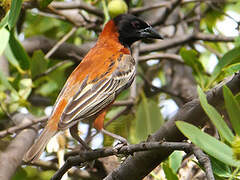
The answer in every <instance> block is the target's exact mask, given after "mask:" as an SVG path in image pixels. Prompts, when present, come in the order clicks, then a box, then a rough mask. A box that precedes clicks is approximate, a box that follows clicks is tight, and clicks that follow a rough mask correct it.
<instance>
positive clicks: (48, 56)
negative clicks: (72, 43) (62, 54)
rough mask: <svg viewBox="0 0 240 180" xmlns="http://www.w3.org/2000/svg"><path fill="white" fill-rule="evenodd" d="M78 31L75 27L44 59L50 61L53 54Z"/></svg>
mask: <svg viewBox="0 0 240 180" xmlns="http://www.w3.org/2000/svg"><path fill="white" fill-rule="evenodd" d="M76 30H77V27H76V26H74V27H73V28H72V29H71V30H70V31H69V32H68V33H67V34H66V35H65V36H63V37H62V39H60V41H58V42H57V44H55V45H54V46H53V47H52V49H50V51H48V53H47V54H46V55H45V56H44V58H46V59H48V58H50V56H51V55H53V53H54V52H55V51H56V50H57V49H58V48H59V47H60V46H61V45H62V44H63V43H64V42H65V41H67V40H68V38H70V37H71V36H72V35H73V34H74V33H75V32H76Z"/></svg>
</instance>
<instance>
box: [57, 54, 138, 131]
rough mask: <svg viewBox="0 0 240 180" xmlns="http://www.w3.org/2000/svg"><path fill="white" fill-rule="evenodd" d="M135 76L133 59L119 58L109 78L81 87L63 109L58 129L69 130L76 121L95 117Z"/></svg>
mask: <svg viewBox="0 0 240 180" xmlns="http://www.w3.org/2000/svg"><path fill="white" fill-rule="evenodd" d="M135 74H136V68H135V61H134V59H133V58H132V57H131V56H130V55H123V56H121V59H119V62H118V64H117V67H116V68H115V70H114V71H113V72H112V74H111V75H110V76H107V77H103V79H102V80H99V81H98V82H94V83H90V84H85V86H84V87H83V86H81V88H80V90H79V91H78V92H77V93H76V95H75V96H74V97H73V99H72V100H71V101H70V102H69V103H68V105H67V106H66V108H65V109H64V112H63V114H62V116H61V119H60V122H59V124H58V127H59V129H62V130H63V129H66V128H69V127H71V126H72V125H73V124H75V123H77V122H78V121H81V120H83V119H88V118H91V117H94V116H96V115H97V114H98V113H99V112H100V111H101V110H102V109H104V108H105V107H106V106H108V105H109V104H110V103H112V102H113V101H114V99H115V97H116V95H117V94H119V93H120V92H121V91H122V90H123V89H125V88H127V87H128V86H129V85H130V84H131V83H132V81H133V79H134V77H135ZM86 78H87V77H86ZM84 81H85V80H84Z"/></svg>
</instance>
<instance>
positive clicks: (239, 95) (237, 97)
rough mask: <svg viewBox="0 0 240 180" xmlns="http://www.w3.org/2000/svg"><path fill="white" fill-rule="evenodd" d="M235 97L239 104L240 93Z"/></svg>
mask: <svg viewBox="0 0 240 180" xmlns="http://www.w3.org/2000/svg"><path fill="white" fill-rule="evenodd" d="M235 98H236V100H237V102H238V104H239V105H240V94H238V95H236V96H235Z"/></svg>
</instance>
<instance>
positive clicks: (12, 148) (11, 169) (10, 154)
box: [0, 114, 37, 180]
mask: <svg viewBox="0 0 240 180" xmlns="http://www.w3.org/2000/svg"><path fill="white" fill-rule="evenodd" d="M14 118H16V121H17V122H21V123H24V124H25V123H29V121H30V122H31V119H33V117H32V116H30V115H23V114H17V115H15V117H13V119H14ZM36 135H37V130H36V129H34V128H29V129H24V130H22V131H21V132H20V133H19V134H18V135H17V136H16V137H15V138H14V140H13V141H11V144H10V145H9V146H8V147H7V149H6V150H5V151H4V152H2V153H1V154H0V167H1V168H0V179H4V180H10V179H11V177H12V175H13V174H14V173H15V171H16V169H17V167H18V166H19V165H21V163H22V158H23V155H24V154H25V152H26V151H27V150H28V149H29V147H30V146H31V145H32V143H33V141H34V139H35V137H36Z"/></svg>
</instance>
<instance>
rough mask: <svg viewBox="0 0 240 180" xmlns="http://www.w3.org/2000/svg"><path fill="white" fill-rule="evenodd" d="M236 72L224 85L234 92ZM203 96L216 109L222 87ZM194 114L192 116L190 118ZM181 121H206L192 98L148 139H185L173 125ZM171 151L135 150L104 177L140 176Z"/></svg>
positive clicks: (111, 179) (131, 179) (238, 79)
mask: <svg viewBox="0 0 240 180" xmlns="http://www.w3.org/2000/svg"><path fill="white" fill-rule="evenodd" d="M239 84H240V73H238V74H236V75H235V76H234V77H233V78H232V79H231V80H230V81H229V82H227V86H228V87H229V88H230V89H231V91H232V92H233V93H234V94H236V93H237V92H239V91H240V86H239ZM207 99H208V102H209V103H210V104H212V105H213V106H214V107H216V108H217V109H219V108H221V107H222V105H223V102H224V100H223V94H222V86H220V87H219V86H218V87H216V88H213V89H212V90H210V91H208V92H207ZM194 117H195V118H194ZM177 120H178V121H185V122H188V123H191V124H194V125H195V126H198V127H202V126H203V125H204V124H205V123H206V121H207V116H206V115H205V113H204V111H203V109H202V107H201V105H200V102H199V100H198V99H194V100H193V101H190V102H189V103H187V104H185V105H184V106H183V107H182V108H181V109H179V111H178V113H177V114H176V115H175V116H174V117H173V118H172V119H171V120H169V121H168V122H167V123H165V124H164V125H163V126H162V127H161V128H160V129H159V130H158V131H157V132H156V133H154V134H153V135H152V136H151V137H150V138H149V141H161V140H163V139H164V140H166V141H175V142H176V141H178V142H179V141H182V140H184V139H186V138H185V137H184V136H183V135H182V134H181V133H180V131H179V130H178V129H177V127H176V125H175V121H177ZM171 153H172V151H171V150H161V151H149V152H138V153H135V154H134V156H131V157H128V158H127V159H126V160H125V161H124V162H123V163H122V164H121V166H120V167H118V168H117V169H115V170H114V171H113V172H112V173H110V174H109V175H108V176H107V177H106V178H105V180H116V179H117V180H124V179H128V180H135V179H142V178H143V177H145V176H146V175H147V174H148V173H149V172H151V171H152V170H153V169H154V168H155V167H156V166H157V165H159V164H160V163H161V162H162V161H163V160H165V158H167V157H168V156H169V155H170V154H171Z"/></svg>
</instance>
